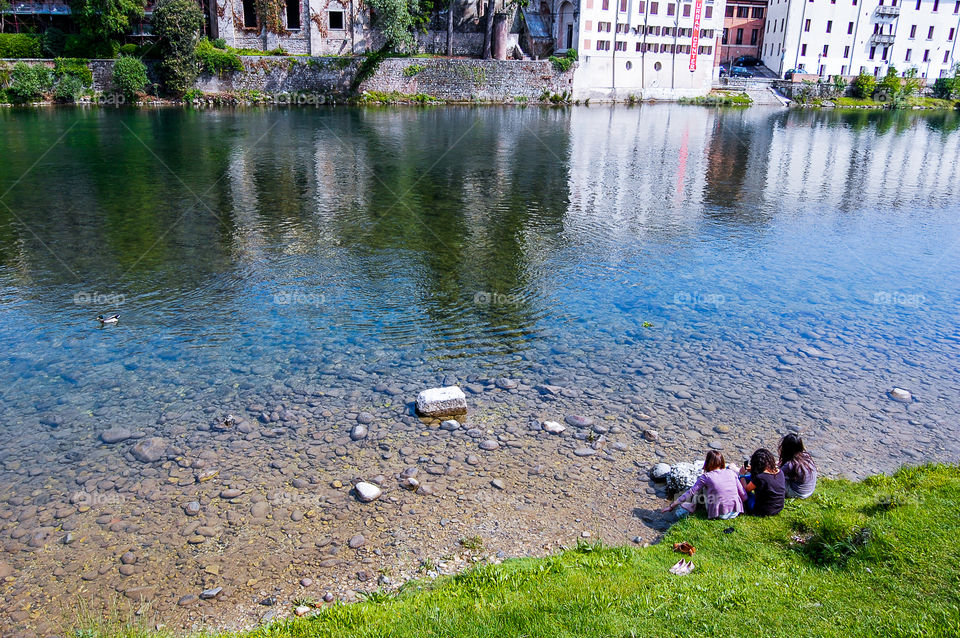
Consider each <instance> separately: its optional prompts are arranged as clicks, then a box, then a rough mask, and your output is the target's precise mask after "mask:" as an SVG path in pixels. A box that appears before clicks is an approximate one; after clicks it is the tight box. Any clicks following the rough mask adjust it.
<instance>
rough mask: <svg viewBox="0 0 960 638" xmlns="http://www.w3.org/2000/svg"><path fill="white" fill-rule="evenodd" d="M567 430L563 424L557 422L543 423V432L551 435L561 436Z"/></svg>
mask: <svg viewBox="0 0 960 638" xmlns="http://www.w3.org/2000/svg"><path fill="white" fill-rule="evenodd" d="M566 429H567V428H565V427H563V426H562V425H561V424H559V423H557V422H556V421H544V422H543V431H544V432H549V433H550V434H560V433H561V432H563V431H564V430H566Z"/></svg>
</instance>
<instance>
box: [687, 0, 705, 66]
mask: <svg viewBox="0 0 960 638" xmlns="http://www.w3.org/2000/svg"><path fill="white" fill-rule="evenodd" d="M702 12H703V0H697V4H696V5H694V7H693V37H692V38H691V39H690V71H691V72H693V71H696V70H697V49H699V48H700V14H701V13H702Z"/></svg>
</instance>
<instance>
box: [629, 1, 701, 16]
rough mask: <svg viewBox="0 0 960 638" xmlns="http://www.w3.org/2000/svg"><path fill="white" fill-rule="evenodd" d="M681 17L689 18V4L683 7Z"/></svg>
mask: <svg viewBox="0 0 960 638" xmlns="http://www.w3.org/2000/svg"><path fill="white" fill-rule="evenodd" d="M624 1H626V0H624ZM683 17H684V18H689V17H690V5H689V4H685V5H683Z"/></svg>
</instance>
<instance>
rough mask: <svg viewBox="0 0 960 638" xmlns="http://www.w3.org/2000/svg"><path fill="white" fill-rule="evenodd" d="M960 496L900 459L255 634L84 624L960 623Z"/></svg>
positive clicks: (725, 627)
mask: <svg viewBox="0 0 960 638" xmlns="http://www.w3.org/2000/svg"><path fill="white" fill-rule="evenodd" d="M958 500H960V466H956V465H922V466H904V467H902V468H901V469H900V470H898V471H897V472H895V473H893V474H891V475H875V476H871V477H868V478H866V479H864V480H863V481H860V482H851V481H847V480H844V479H824V480H822V481H821V482H820V485H819V487H818V490H817V493H816V494H815V495H814V496H813V497H811V498H810V499H809V500H806V501H788V504H787V506H786V508H785V509H784V511H783V512H782V513H781V514H780V515H779V516H776V517H772V518H767V519H757V518H752V517H741V518H738V519H734V520H732V521H708V520H706V519H704V518H701V517H699V516H696V517H687V518H686V519H683V520H681V521H679V522H676V523H675V524H673V525H672V526H671V527H669V528H668V529H667V530H666V531H665V533H664V535H663V536H662V538H661V539H660V541H659V542H657V543H655V544H653V545H649V546H644V547H630V546H619V547H608V546H604V545H603V544H602V543H600V542H592V541H590V539H589V538H584V539H582V540H581V541H579V542H578V543H577V547H575V548H569V549H566V550H565V551H562V552H561V553H559V554H554V555H551V556H548V557H545V558H517V559H510V560H506V561H504V562H502V563H500V564H493V563H484V564H480V565H477V566H474V567H472V568H470V569H468V570H466V571H463V572H461V573H458V574H454V575H448V576H441V577H439V578H436V579H434V580H416V581H409V582H407V583H405V584H403V585H402V586H401V587H400V588H399V589H398V590H396V591H384V590H382V589H377V590H375V591H372V592H367V593H366V594H365V595H364V598H365V600H364V601H363V602H357V603H352V604H333V605H324V604H322V603H317V602H316V601H312V600H306V599H304V600H298V601H293V605H292V606H291V607H290V608H289V611H290V612H291V616H290V617H287V618H281V619H277V620H274V621H273V622H271V623H269V624H264V625H261V626H260V627H257V628H254V629H251V630H248V631H243V632H236V633H231V632H222V631H217V630H215V629H209V630H206V631H201V632H193V633H186V634H176V633H174V632H171V631H168V630H161V631H156V630H153V629H150V628H146V627H143V626H142V625H140V624H138V623H136V622H126V623H117V622H115V621H113V622H111V621H104V620H102V618H99V617H98V618H96V619H94V618H92V617H90V618H81V619H80V620H79V626H80V627H81V629H79V630H77V631H78V632H79V633H77V635H83V636H85V637H87V638H101V637H104V638H105V637H106V636H118V635H122V636H127V637H130V638H133V637H147V636H150V637H157V636H174V635H190V636H197V637H200V636H219V637H223V638H227V637H233V638H261V637H266V636H271V637H281V638H285V637H299V636H351V637H359V636H385V635H390V636H397V637H406V636H421V635H426V634H429V635H457V636H507V635H528V636H553V635H578V636H588V637H590V636H609V635H695V634H702V633H703V632H704V629H705V628H707V629H709V631H707V633H711V632H712V633H719V634H725V635H744V634H757V633H760V632H762V633H763V635H765V636H794V635H797V633H800V634H805V635H822V636H843V637H845V638H849V637H850V636H860V635H864V636H866V635H877V634H886V635H905V634H911V635H956V632H960V594H958V593H957V592H956V590H955V588H954V587H952V586H951V583H955V582H956V579H957V578H960V560H958V559H957V557H958V556H960V534H958V532H960V512H958V510H957V508H956V502H957V501H958ZM683 541H686V542H690V543H691V544H693V545H694V546H695V547H696V548H697V552H696V553H695V554H694V555H693V556H692V557H691V560H692V561H693V562H694V563H695V565H696V566H697V567H696V569H695V570H694V571H693V573H692V574H690V575H688V576H674V575H672V574H670V573H669V571H668V568H669V567H670V566H671V565H673V564H674V563H676V561H677V560H678V559H679V558H681V555H680V554H677V553H674V552H673V550H672V547H673V543H675V542H683ZM934 567H935V569H934ZM904 601H909V604H905V602H904ZM293 607H300V612H301V613H303V614H304V615H303V617H296V616H295V615H293V612H294V608H293ZM278 615H279V614H278Z"/></svg>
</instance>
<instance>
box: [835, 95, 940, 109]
mask: <svg viewBox="0 0 960 638" xmlns="http://www.w3.org/2000/svg"><path fill="white" fill-rule="evenodd" d="M832 102H833V105H834V106H836V107H837V108H874V109H885V108H890V103H889V102H878V101H876V100H873V99H860V98H855V97H838V98H836V99H835V100H833V101H832ZM906 107H907V108H913V107H919V108H923V109H945V110H952V109H955V108H957V101H956V100H941V99H939V98H934V97H921V96H912V97H909V98H907V102H906Z"/></svg>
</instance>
